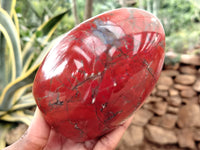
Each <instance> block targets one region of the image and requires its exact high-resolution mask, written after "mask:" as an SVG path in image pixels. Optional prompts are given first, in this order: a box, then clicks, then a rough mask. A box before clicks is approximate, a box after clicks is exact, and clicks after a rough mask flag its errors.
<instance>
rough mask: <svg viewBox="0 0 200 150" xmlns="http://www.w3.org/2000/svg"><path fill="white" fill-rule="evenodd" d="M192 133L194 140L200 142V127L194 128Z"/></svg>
mask: <svg viewBox="0 0 200 150" xmlns="http://www.w3.org/2000/svg"><path fill="white" fill-rule="evenodd" d="M193 134H194V140H195V141H199V142H200V129H197V128H196V129H194V132H193Z"/></svg>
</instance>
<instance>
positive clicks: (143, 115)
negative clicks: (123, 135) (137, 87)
mask: <svg viewBox="0 0 200 150" xmlns="http://www.w3.org/2000/svg"><path fill="white" fill-rule="evenodd" d="M151 117H153V113H152V112H150V111H148V110H146V109H143V108H141V109H139V110H137V111H136V112H135V113H134V117H133V120H132V123H133V124H135V125H138V126H144V125H145V124H147V122H148V121H149V120H150V119H151Z"/></svg>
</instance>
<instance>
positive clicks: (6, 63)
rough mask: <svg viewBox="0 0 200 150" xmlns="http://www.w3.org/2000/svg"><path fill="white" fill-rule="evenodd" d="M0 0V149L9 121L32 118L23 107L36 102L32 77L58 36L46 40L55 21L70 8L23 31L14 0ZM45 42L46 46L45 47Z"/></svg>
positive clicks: (51, 31)
mask: <svg viewBox="0 0 200 150" xmlns="http://www.w3.org/2000/svg"><path fill="white" fill-rule="evenodd" d="M0 2H1V3H0V4H1V5H0V6H1V7H0V42H1V43H0V60H1V61H0V70H1V73H0V85H1V86H0V149H2V148H3V147H5V141H2V140H3V139H4V138H5V135H6V132H7V131H8V129H9V127H11V124H12V122H23V123H25V124H28V125H29V124H30V122H31V119H32V117H33V115H30V114H27V113H26V111H25V110H24V108H29V107H33V106H35V101H34V98H33V95H32V92H31V88H32V83H33V79H34V77H35V74H36V71H37V69H38V67H39V65H40V63H41V61H42V60H43V58H44V56H45V54H46V53H47V52H48V51H49V49H50V48H51V47H52V46H53V44H54V43H55V41H57V40H59V39H55V40H54V41H52V42H51V43H48V41H49V40H50V38H51V36H52V34H53V33H54V31H55V30H56V28H57V26H58V24H59V23H60V21H61V20H62V18H63V17H64V16H65V14H67V13H69V11H68V10H67V11H64V12H61V13H59V14H57V15H56V16H53V17H51V18H49V19H47V20H46V21H44V23H43V24H42V25H40V26H39V27H37V28H35V29H34V30H32V31H31V32H24V33H23V32H20V30H19V29H21V28H22V30H23V26H21V25H19V24H18V22H19V20H18V17H17V13H16V11H15V5H16V0H1V1H0ZM38 16H39V12H38ZM21 21H23V20H21ZM27 31H28V30H27ZM20 33H22V34H21V36H20ZM23 34H25V35H26V36H27V38H26V39H27V41H26V42H25V41H24V42H20V41H21V39H20V37H22V36H23ZM20 43H23V44H22V45H21V44H20ZM47 43H48V46H47V47H46V48H44V47H45V46H46V44H47ZM43 48H44V49H43ZM37 49H39V50H37ZM42 49H43V51H41V50H42ZM41 52H42V53H41ZM35 56H37V58H35Z"/></svg>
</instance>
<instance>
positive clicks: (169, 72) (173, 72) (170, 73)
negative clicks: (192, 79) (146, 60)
mask: <svg viewBox="0 0 200 150" xmlns="http://www.w3.org/2000/svg"><path fill="white" fill-rule="evenodd" d="M177 75H179V72H178V71H177V70H163V71H162V72H161V76H169V77H175V76H177Z"/></svg>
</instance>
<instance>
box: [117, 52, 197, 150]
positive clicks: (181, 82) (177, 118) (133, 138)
mask: <svg viewBox="0 0 200 150" xmlns="http://www.w3.org/2000/svg"><path fill="white" fill-rule="evenodd" d="M184 57H185V58H187V60H186V59H184V58H182V60H181V63H178V64H175V65H168V66H165V67H164V69H163V71H162V73H161V76H160V78H159V81H158V83H157V85H156V87H155V88H154V90H153V92H152V94H151V95H150V96H149V97H148V98H147V99H146V102H145V104H144V105H143V107H142V108H141V109H139V110H138V111H137V112H135V114H134V115H135V117H134V119H133V121H132V124H131V125H130V127H129V128H128V130H127V131H126V133H125V134H124V136H123V138H122V140H121V141H120V143H119V146H118V148H117V150H187V149H194V150H200V64H199V63H200V58H199V57H198V58H197V59H192V57H188V56H187V57H186V56H184ZM195 58H196V56H195ZM194 61H196V62H194Z"/></svg>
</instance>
